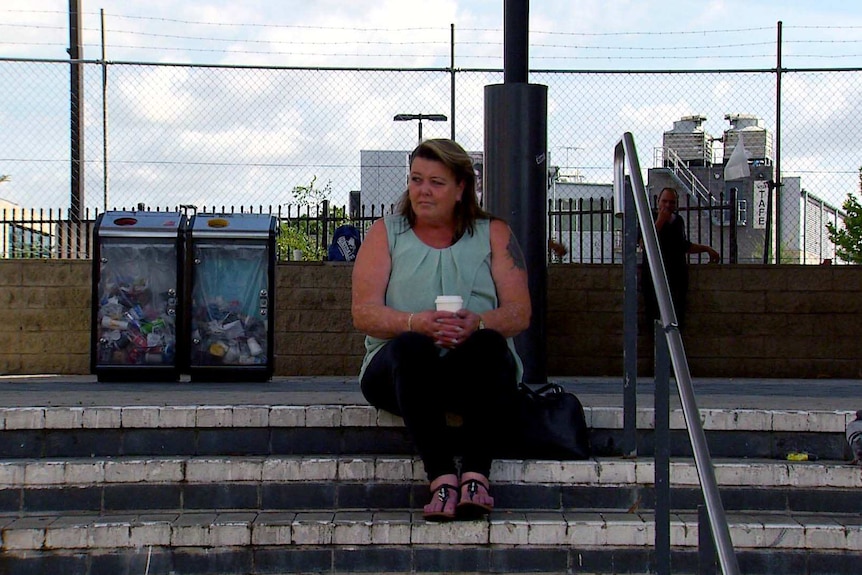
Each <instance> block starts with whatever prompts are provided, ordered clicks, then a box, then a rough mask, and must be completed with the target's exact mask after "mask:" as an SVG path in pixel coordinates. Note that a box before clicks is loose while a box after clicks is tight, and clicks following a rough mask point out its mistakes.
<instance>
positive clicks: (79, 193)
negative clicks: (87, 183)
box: [69, 0, 84, 222]
mask: <svg viewBox="0 0 862 575" xmlns="http://www.w3.org/2000/svg"><path fill="white" fill-rule="evenodd" d="M83 52H84V50H83V47H82V45H81V0H69V59H70V60H71V65H70V66H69V97H70V132H71V138H70V144H71V160H72V165H71V178H70V179H71V186H72V189H71V197H70V202H69V219H70V220H72V221H74V222H79V221H81V209H82V208H83V204H84V177H83V176H84V174H83V166H84V134H83V131H82V128H83V117H84V102H83V99H82V96H83V91H84V81H83V77H82V74H81V64H79V63H78V62H77V60H80V59H82V58H83Z"/></svg>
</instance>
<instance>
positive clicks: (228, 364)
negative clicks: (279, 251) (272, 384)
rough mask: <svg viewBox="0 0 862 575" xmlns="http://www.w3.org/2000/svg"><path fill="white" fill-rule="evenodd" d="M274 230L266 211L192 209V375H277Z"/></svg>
mask: <svg viewBox="0 0 862 575" xmlns="http://www.w3.org/2000/svg"><path fill="white" fill-rule="evenodd" d="M276 230H277V220H276V218H275V217H274V216H271V215H266V214H205V213H199V214H195V215H194V216H192V218H191V221H190V223H189V227H188V237H189V240H188V242H187V249H188V253H187V269H188V271H187V273H186V279H187V286H186V289H187V293H188V297H187V300H188V302H189V308H188V310H187V323H188V328H187V331H186V333H187V337H188V349H189V360H190V361H189V366H188V372H189V375H190V376H191V379H192V381H204V380H210V381H212V380H215V381H267V380H269V379H270V378H271V377H272V373H273V370H274V365H275V364H274V358H273V339H274V338H273V326H274V323H273V310H274V309H275V305H274V297H273V296H274V293H275V261H276V245H275V239H276Z"/></svg>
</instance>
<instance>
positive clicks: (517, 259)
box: [506, 232, 527, 270]
mask: <svg viewBox="0 0 862 575" xmlns="http://www.w3.org/2000/svg"><path fill="white" fill-rule="evenodd" d="M506 250H507V251H508V252H509V255H510V256H511V257H512V262H513V263H514V264H515V267H516V268H518V269H521V270H524V269H527V264H526V262H525V261H524V253H523V252H522V251H521V246H520V245H518V240H517V239H516V238H515V234H513V233H512V232H509V245H507V246H506Z"/></svg>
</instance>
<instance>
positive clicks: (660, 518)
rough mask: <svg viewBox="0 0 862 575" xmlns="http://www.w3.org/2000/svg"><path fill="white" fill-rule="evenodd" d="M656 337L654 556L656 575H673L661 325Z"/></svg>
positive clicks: (667, 401)
mask: <svg viewBox="0 0 862 575" xmlns="http://www.w3.org/2000/svg"><path fill="white" fill-rule="evenodd" d="M652 323H653V330H654V333H655V392H654V394H653V402H654V403H653V405H654V408H655V409H654V411H655V418H654V421H655V423H654V427H655V456H654V457H655V479H654V480H653V484H654V485H655V554H656V575H670V358H669V357H668V350H667V341H666V340H665V338H664V330H663V329H662V326H661V323H659V322H657V321H654V322H652Z"/></svg>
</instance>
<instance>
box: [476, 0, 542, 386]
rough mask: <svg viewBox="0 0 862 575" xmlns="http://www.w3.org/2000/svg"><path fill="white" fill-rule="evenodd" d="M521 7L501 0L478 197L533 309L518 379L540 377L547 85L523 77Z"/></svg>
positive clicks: (525, 5)
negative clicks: (515, 249)
mask: <svg viewBox="0 0 862 575" xmlns="http://www.w3.org/2000/svg"><path fill="white" fill-rule="evenodd" d="M529 7H530V3H529V0H505V4H504V15H503V16H504V17H503V20H504V37H503V45H504V46H503V50H504V54H503V59H504V70H503V79H504V81H503V83H502V84H496V85H491V86H485V166H484V168H485V181H484V183H483V187H484V191H485V193H484V196H483V201H484V204H485V206H486V207H487V209H488V211H490V212H491V213H492V214H494V215H496V216H498V217H501V218H503V219H504V220H506V221H507V222H508V224H509V226H510V227H511V228H512V232H513V233H514V235H515V237H516V238H517V239H518V242H519V243H520V245H521V249H522V250H523V252H524V260H525V265H526V269H527V277H528V281H529V285H530V303H531V305H532V308H533V313H532V317H531V319H530V327H529V328H527V330H526V331H525V332H524V333H522V334H521V335H519V336H518V337H517V338H516V339H515V344H516V346H517V348H518V353H519V354H520V356H521V359H522V360H523V362H524V377H523V381H524V382H525V383H529V384H542V383H546V382H547V379H548V373H547V372H548V368H547V341H546V338H547V332H546V329H545V323H546V321H545V318H546V315H547V307H548V306H547V298H548V296H547V292H548V251H547V250H548V244H547V242H548V234H547V227H548V216H547V195H548V162H547V155H548V130H547V123H548V87H547V86H541V85H537V84H528V83H527V53H528V30H529V20H530V18H529V14H530V10H529Z"/></svg>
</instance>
